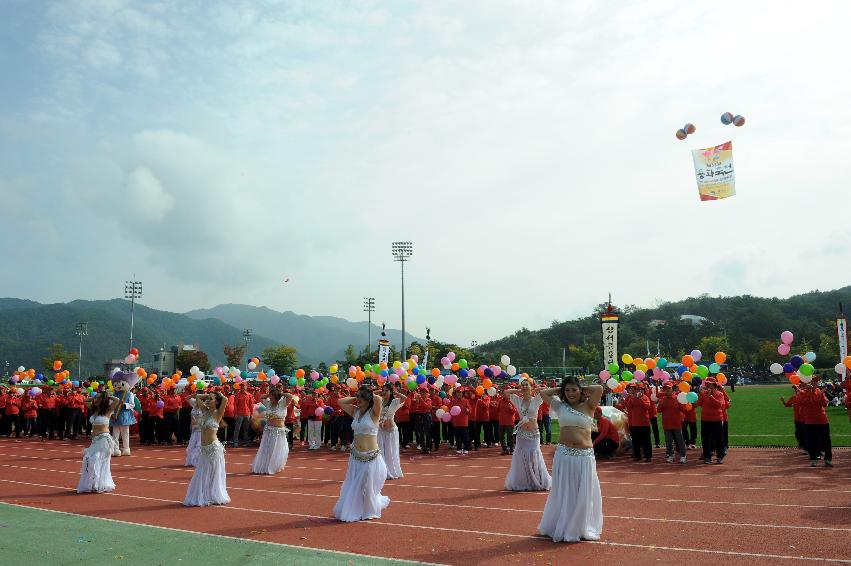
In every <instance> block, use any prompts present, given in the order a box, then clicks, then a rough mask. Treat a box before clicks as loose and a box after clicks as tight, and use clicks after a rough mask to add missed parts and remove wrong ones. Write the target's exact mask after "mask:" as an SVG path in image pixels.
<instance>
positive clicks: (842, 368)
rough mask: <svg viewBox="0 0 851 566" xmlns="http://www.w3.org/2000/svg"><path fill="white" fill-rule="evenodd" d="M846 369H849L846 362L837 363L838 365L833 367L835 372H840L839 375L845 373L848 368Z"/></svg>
mask: <svg viewBox="0 0 851 566" xmlns="http://www.w3.org/2000/svg"><path fill="white" fill-rule="evenodd" d="M846 369H847V368H846V367H845V364H836V365H835V366H834V367H833V371H835V372H836V373H838V374H839V375H844V374H845V370H846Z"/></svg>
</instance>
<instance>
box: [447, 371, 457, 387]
mask: <svg viewBox="0 0 851 566" xmlns="http://www.w3.org/2000/svg"><path fill="white" fill-rule="evenodd" d="M457 382H458V376H457V375H455V374H454V373H450V374H449V375H447V376H446V377H444V378H443V383H445V384H446V385H455V383H457Z"/></svg>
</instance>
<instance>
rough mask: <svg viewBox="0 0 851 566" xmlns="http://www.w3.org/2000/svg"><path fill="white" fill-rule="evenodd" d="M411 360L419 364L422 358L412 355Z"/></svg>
mask: <svg viewBox="0 0 851 566" xmlns="http://www.w3.org/2000/svg"><path fill="white" fill-rule="evenodd" d="M411 359H412V360H414V363H417V362H419V361H420V357H419V356H418V355H416V354H411Z"/></svg>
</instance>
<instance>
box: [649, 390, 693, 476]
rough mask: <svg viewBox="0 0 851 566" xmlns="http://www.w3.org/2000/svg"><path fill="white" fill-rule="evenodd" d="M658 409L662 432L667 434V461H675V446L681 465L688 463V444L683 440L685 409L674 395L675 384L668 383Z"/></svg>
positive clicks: (658, 402)
mask: <svg viewBox="0 0 851 566" xmlns="http://www.w3.org/2000/svg"><path fill="white" fill-rule="evenodd" d="M662 389H663V391H664V392H663V393H662V397H661V398H660V399H659V401H657V403H656V408H657V409H658V410H659V412H660V413H662V430H663V431H664V433H665V459H666V460H667V462H668V463H672V462H673V461H674V445H675V444H676V449H677V452H679V453H680V464H685V463H686V442H685V439H684V438H683V417H684V416H685V415H684V414H683V407H682V405H681V404H680V402H679V401H678V400H677V397H676V396H675V395H674V384H673V383H670V382H668V383H666V384H665V386H664V387H663V388H662Z"/></svg>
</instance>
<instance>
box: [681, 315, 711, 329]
mask: <svg viewBox="0 0 851 566" xmlns="http://www.w3.org/2000/svg"><path fill="white" fill-rule="evenodd" d="M680 320H684V321H686V322H690V323H691V324H692V325H693V326H700V325H701V324H703V323H704V322H706V321H707V320H709V319H708V318H706V317H705V316H698V315H696V314H681V315H680Z"/></svg>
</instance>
